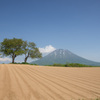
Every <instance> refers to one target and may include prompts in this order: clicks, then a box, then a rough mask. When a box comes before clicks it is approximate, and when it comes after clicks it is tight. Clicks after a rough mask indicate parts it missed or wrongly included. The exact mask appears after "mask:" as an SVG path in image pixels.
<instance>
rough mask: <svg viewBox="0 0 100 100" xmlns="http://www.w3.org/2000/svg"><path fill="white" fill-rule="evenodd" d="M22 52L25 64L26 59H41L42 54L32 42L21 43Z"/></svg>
mask: <svg viewBox="0 0 100 100" xmlns="http://www.w3.org/2000/svg"><path fill="white" fill-rule="evenodd" d="M23 51H24V54H25V59H24V62H25V63H26V62H27V59H28V58H33V59H34V58H41V57H42V54H41V53H40V51H39V49H38V48H37V47H36V44H35V43H34V42H29V43H28V42H27V41H24V43H23Z"/></svg>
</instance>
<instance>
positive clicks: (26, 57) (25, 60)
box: [24, 53, 29, 63]
mask: <svg viewBox="0 0 100 100" xmlns="http://www.w3.org/2000/svg"><path fill="white" fill-rule="evenodd" d="M28 57H29V53H28V55H27V56H26V55H25V59H24V62H25V63H26V62H27V59H28Z"/></svg>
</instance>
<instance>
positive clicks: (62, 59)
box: [31, 49, 100, 66]
mask: <svg viewBox="0 0 100 100" xmlns="http://www.w3.org/2000/svg"><path fill="white" fill-rule="evenodd" d="M67 62H68V63H81V64H86V65H94V66H98V65H100V63H99V62H94V61H90V60H87V59H84V58H82V57H80V56H78V55H76V54H74V53H72V52H70V51H69V50H63V49H58V50H55V51H53V52H51V53H50V54H48V55H47V56H45V57H43V58H41V59H39V60H37V61H33V62H31V63H32V64H38V65H52V64H54V63H60V64H66V63H67Z"/></svg>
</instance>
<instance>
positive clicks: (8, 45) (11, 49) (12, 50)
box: [0, 38, 24, 63]
mask: <svg viewBox="0 0 100 100" xmlns="http://www.w3.org/2000/svg"><path fill="white" fill-rule="evenodd" d="M22 47H23V40H22V39H16V38H13V39H7V38H6V39H4V40H3V42H1V49H0V51H1V52H2V53H3V55H5V56H11V57H12V63H14V60H15V58H16V57H17V56H18V55H21V54H23V52H24V51H23V49H22Z"/></svg>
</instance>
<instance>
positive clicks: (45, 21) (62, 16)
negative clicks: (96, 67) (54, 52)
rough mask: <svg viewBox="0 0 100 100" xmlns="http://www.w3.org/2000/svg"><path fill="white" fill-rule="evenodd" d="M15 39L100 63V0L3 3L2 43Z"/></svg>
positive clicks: (5, 0) (0, 11) (10, 0)
mask: <svg viewBox="0 0 100 100" xmlns="http://www.w3.org/2000/svg"><path fill="white" fill-rule="evenodd" d="M13 37H15V38H22V39H23V40H27V41H31V42H35V43H36V45H37V47H39V48H44V49H45V47H47V46H49V45H51V46H52V47H54V48H56V49H60V48H61V49H68V50H70V51H72V52H73V53H75V54H77V55H79V56H81V57H84V58H87V59H90V60H93V61H98V62H100V0H0V42H2V41H3V39H4V38H13Z"/></svg>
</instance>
